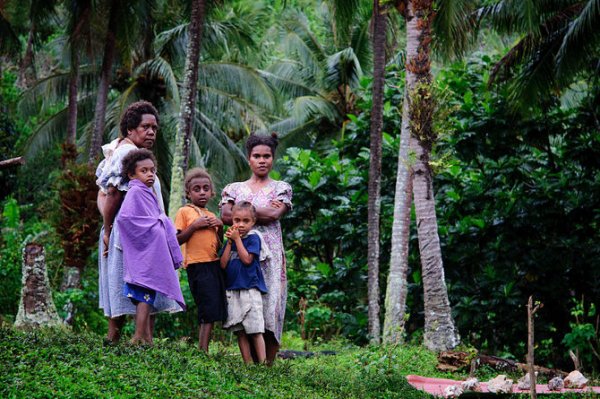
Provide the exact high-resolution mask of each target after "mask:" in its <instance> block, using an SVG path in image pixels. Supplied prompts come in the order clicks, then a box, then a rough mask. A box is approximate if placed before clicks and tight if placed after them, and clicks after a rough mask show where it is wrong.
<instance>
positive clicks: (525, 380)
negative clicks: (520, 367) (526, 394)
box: [517, 373, 531, 389]
mask: <svg viewBox="0 0 600 399" xmlns="http://www.w3.org/2000/svg"><path fill="white" fill-rule="evenodd" d="M517 388H519V389H530V388H531V377H529V373H527V374H525V375H524V376H523V377H521V378H519V381H517Z"/></svg>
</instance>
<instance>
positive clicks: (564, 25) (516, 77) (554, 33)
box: [478, 0, 600, 106]
mask: <svg viewBox="0 0 600 399" xmlns="http://www.w3.org/2000/svg"><path fill="white" fill-rule="evenodd" d="M478 14H479V17H480V20H481V21H484V22H488V21H489V23H491V26H492V27H494V28H495V29H497V30H498V31H500V32H502V33H507V34H515V33H516V34H518V35H519V39H518V41H517V43H516V44H515V45H514V46H513V47H512V48H511V49H510V50H509V51H508V52H507V53H506V55H505V56H504V57H503V58H502V59H501V60H500V61H499V62H498V63H497V64H496V66H495V67H494V69H493V70H492V73H491V74H490V83H494V82H496V81H504V80H509V81H510V85H511V89H512V90H511V92H512V97H511V99H512V100H513V101H514V102H515V104H516V105H523V106H528V105H530V104H536V103H539V101H540V100H541V99H544V98H547V96H548V95H549V94H552V93H557V92H560V91H561V90H564V89H565V88H567V87H568V86H569V85H570V84H571V83H572V82H573V81H574V80H575V79H577V78H578V77H581V76H582V73H583V72H587V73H588V74H589V73H591V74H597V73H598V55H599V54H600V46H599V45H600V30H599V29H598V26H600V1H599V0H587V1H575V0H563V1H537V2H534V1H523V2H521V1H514V0H500V1H495V2H493V3H492V4H491V5H487V6H485V7H482V8H481V9H479V13H478Z"/></svg>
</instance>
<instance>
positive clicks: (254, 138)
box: [246, 132, 279, 157]
mask: <svg viewBox="0 0 600 399" xmlns="http://www.w3.org/2000/svg"><path fill="white" fill-rule="evenodd" d="M277 144H279V140H277V133H275V132H273V133H271V135H270V136H266V135H258V134H254V133H252V134H251V135H250V137H248V140H246V151H247V152H248V157H249V156H250V154H251V153H252V149H253V148H254V147H256V146H257V145H266V146H267V147H269V148H270V149H271V155H272V156H275V150H276V149H277Z"/></svg>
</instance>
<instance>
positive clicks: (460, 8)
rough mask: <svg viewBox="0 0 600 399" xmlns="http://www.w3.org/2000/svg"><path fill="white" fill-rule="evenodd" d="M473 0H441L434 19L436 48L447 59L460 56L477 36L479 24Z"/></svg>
mask: <svg viewBox="0 0 600 399" xmlns="http://www.w3.org/2000/svg"><path fill="white" fill-rule="evenodd" d="M475 6H476V4H475V2H474V1H473V0H441V1H439V2H438V8H437V10H436V11H437V14H436V16H435V19H434V20H433V30H434V32H435V40H434V41H433V43H434V48H435V51H436V53H437V54H440V55H441V56H442V57H444V58H446V59H454V58H459V57H461V56H462V55H463V54H465V52H466V51H467V50H468V49H469V47H471V45H472V44H473V43H474V41H475V38H476V32H475V27H476V25H477V20H476V14H475Z"/></svg>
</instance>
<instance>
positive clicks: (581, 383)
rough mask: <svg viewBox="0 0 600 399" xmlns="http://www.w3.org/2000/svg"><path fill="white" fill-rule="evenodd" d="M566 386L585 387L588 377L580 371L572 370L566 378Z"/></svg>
mask: <svg viewBox="0 0 600 399" xmlns="http://www.w3.org/2000/svg"><path fill="white" fill-rule="evenodd" d="M564 383H565V388H575V389H581V388H585V385H586V384H587V383H588V379H587V378H585V377H584V376H583V374H581V373H580V372H579V371H577V370H575V371H571V372H570V373H569V375H568V376H567V377H566V378H565V380H564Z"/></svg>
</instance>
